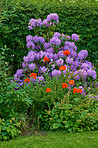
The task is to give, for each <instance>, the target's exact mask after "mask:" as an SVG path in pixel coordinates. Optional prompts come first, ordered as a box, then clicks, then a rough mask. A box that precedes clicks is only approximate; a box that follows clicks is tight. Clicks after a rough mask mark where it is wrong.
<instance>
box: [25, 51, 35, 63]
mask: <svg viewBox="0 0 98 148" xmlns="http://www.w3.org/2000/svg"><path fill="white" fill-rule="evenodd" d="M35 57H36V53H35V52H34V51H32V50H30V51H29V52H28V55H27V56H26V57H25V56H24V58H23V59H24V62H26V63H28V62H30V61H34V60H35Z"/></svg>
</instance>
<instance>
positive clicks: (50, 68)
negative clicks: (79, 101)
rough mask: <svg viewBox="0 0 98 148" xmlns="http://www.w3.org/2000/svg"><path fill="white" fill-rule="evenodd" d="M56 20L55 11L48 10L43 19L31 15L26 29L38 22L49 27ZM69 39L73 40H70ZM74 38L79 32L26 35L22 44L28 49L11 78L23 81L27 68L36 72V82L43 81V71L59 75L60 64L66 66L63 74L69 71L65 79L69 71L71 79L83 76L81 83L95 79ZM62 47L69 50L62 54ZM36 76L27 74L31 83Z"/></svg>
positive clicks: (38, 24)
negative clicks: (19, 66)
mask: <svg viewBox="0 0 98 148" xmlns="http://www.w3.org/2000/svg"><path fill="white" fill-rule="evenodd" d="M58 22H59V17H58V15H57V14H56V13H51V14H49V15H48V16H47V18H46V19H45V20H44V21H43V22H42V21H41V19H38V20H36V19H31V20H30V22H29V29H34V28H35V27H37V26H42V25H45V26H47V27H49V26H50V25H52V24H54V23H58ZM46 36H47V35H46ZM71 39H72V40H73V42H72V41H70V40H71ZM78 40H79V36H78V35H77V34H72V36H71V37H70V36H67V37H66V35H64V34H60V33H59V32H55V33H54V34H53V33H52V36H51V37H48V36H47V38H44V37H41V36H37V35H35V36H31V35H28V36H27V37H26V41H27V44H26V46H27V47H28V48H30V49H32V50H30V51H29V52H28V55H27V56H24V57H23V63H22V68H23V69H19V70H17V72H16V74H15V75H14V80H15V81H16V82H17V85H18V86H21V85H23V81H24V78H26V77H28V76H29V75H30V72H31V73H32V72H33V73H36V74H37V78H36V80H37V81H38V82H39V83H41V82H42V81H44V75H45V74H47V75H49V76H51V77H55V76H58V77H59V76H61V75H62V72H61V71H60V70H59V67H60V66H66V70H64V71H63V74H64V76H66V75H67V73H69V76H68V79H69V78H70V76H71V75H73V79H74V80H76V81H79V80H83V81H82V82H83V84H84V82H86V81H88V78H90V79H91V78H92V79H93V80H95V79H96V77H97V74H96V71H95V69H94V67H93V65H92V63H91V62H88V61H87V60H86V57H87V56H88V51H87V50H81V51H80V52H77V47H76V45H75V43H74V41H78ZM46 41H47V42H46ZM66 50H69V51H70V54H69V55H67V56H66V55H65V54H64V52H66ZM63 51H64V52H63ZM44 58H46V61H44ZM47 59H48V60H47ZM36 80H35V79H33V78H30V81H31V82H33V83H34V84H35V83H36ZM31 82H30V83H31ZM79 88H80V89H82V92H83V95H85V94H86V92H85V91H84V89H83V86H79Z"/></svg>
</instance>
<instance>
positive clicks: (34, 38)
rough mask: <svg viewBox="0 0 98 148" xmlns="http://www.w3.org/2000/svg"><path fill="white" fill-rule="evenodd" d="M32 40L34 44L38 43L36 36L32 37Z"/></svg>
mask: <svg viewBox="0 0 98 148" xmlns="http://www.w3.org/2000/svg"><path fill="white" fill-rule="evenodd" d="M32 39H33V41H34V42H35V43H37V42H38V41H39V39H38V36H37V35H36V36H33V37H32Z"/></svg>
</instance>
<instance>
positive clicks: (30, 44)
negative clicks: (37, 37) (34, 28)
mask: <svg viewBox="0 0 98 148" xmlns="http://www.w3.org/2000/svg"><path fill="white" fill-rule="evenodd" d="M26 46H27V48H31V49H34V48H35V44H34V43H33V42H32V41H30V42H27V44H26Z"/></svg>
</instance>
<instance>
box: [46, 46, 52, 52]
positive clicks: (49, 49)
mask: <svg viewBox="0 0 98 148" xmlns="http://www.w3.org/2000/svg"><path fill="white" fill-rule="evenodd" d="M45 51H46V52H49V53H53V52H54V49H53V48H52V47H51V48H48V49H46V50H45Z"/></svg>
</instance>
